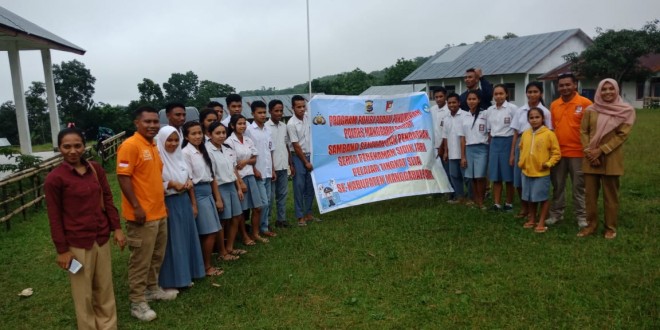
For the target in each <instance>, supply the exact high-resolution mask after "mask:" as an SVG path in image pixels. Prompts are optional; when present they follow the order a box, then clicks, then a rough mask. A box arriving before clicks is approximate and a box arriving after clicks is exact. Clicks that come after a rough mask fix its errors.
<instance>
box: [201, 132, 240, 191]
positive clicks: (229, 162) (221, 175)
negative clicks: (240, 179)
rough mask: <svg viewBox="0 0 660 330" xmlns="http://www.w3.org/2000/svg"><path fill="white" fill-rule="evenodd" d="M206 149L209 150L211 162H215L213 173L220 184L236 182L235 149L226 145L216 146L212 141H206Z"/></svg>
mask: <svg viewBox="0 0 660 330" xmlns="http://www.w3.org/2000/svg"><path fill="white" fill-rule="evenodd" d="M206 150H207V151H208V152H209V157H210V158H211V164H213V174H214V175H215V180H216V182H217V183H218V186H219V185H221V184H225V183H231V182H235V181H236V174H235V173H234V170H235V169H236V153H235V152H234V150H232V149H229V148H227V147H225V146H220V148H216V147H215V146H214V145H213V143H211V142H206Z"/></svg>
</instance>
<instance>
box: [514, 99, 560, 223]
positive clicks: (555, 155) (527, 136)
mask: <svg viewBox="0 0 660 330" xmlns="http://www.w3.org/2000/svg"><path fill="white" fill-rule="evenodd" d="M527 120H528V121H529V124H530V126H531V128H530V129H528V130H526V131H525V132H524V133H523V135H522V138H521V139H520V160H519V161H518V167H520V169H521V170H522V173H523V176H522V200H524V201H526V202H528V203H529V208H528V214H527V222H525V224H524V225H523V227H525V228H534V227H536V228H535V229H534V231H535V232H537V233H545V232H546V230H548V227H546V226H545V218H546V217H547V216H548V209H549V207H550V202H549V201H548V192H549V191H550V168H551V167H553V166H555V164H557V162H559V159H561V153H560V151H559V142H557V136H555V133H554V132H553V131H551V130H549V129H548V128H547V127H545V126H544V125H543V120H544V115H543V111H541V109H539V108H532V109H530V110H529V111H528V112H527ZM539 203H540V204H541V213H540V214H539V222H538V223H536V210H537V207H538V204H539Z"/></svg>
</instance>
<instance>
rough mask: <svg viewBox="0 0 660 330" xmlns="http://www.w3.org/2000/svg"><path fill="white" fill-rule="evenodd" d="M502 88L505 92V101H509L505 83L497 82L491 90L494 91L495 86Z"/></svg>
mask: <svg viewBox="0 0 660 330" xmlns="http://www.w3.org/2000/svg"><path fill="white" fill-rule="evenodd" d="M498 87H499V88H502V89H503V90H504V94H506V99H505V100H506V101H507V102H509V90H508V89H507V88H506V85H504V84H497V85H495V86H493V92H495V88H498Z"/></svg>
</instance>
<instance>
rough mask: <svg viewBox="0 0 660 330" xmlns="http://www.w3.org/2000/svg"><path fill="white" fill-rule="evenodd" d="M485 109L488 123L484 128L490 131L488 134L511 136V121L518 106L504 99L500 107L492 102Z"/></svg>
mask: <svg viewBox="0 0 660 330" xmlns="http://www.w3.org/2000/svg"><path fill="white" fill-rule="evenodd" d="M486 111H487V113H486V122H487V123H488V125H487V127H486V130H488V132H490V136H492V137H507V136H513V128H511V123H512V122H513V117H514V116H515V115H516V112H518V107H517V106H516V105H515V104H513V103H509V102H507V101H504V103H502V106H501V107H499V108H498V107H497V105H495V104H493V105H491V106H490V107H489V108H488V110H486Z"/></svg>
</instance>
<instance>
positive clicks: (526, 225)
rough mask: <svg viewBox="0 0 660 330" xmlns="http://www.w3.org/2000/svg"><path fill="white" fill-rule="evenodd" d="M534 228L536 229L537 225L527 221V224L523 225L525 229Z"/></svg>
mask: <svg viewBox="0 0 660 330" xmlns="http://www.w3.org/2000/svg"><path fill="white" fill-rule="evenodd" d="M534 227H536V223H535V222H533V221H527V222H525V224H523V228H525V229H532V228H534Z"/></svg>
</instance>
